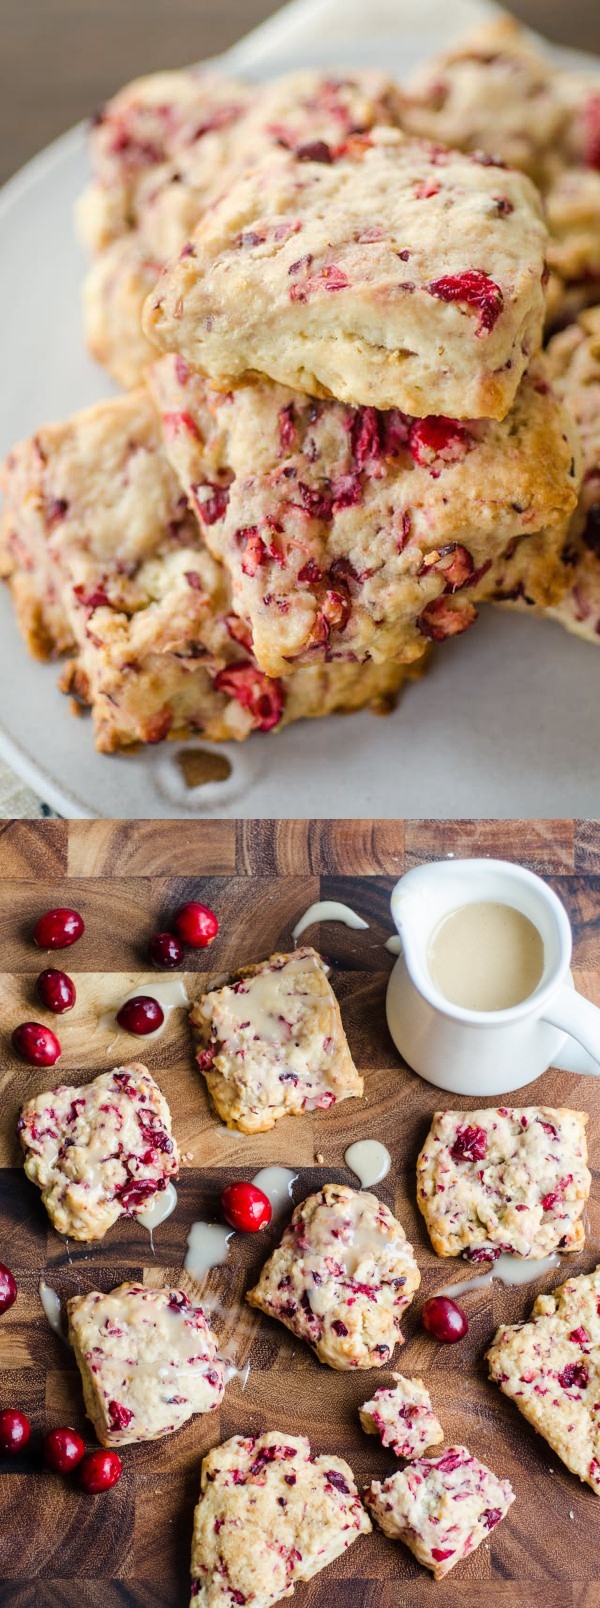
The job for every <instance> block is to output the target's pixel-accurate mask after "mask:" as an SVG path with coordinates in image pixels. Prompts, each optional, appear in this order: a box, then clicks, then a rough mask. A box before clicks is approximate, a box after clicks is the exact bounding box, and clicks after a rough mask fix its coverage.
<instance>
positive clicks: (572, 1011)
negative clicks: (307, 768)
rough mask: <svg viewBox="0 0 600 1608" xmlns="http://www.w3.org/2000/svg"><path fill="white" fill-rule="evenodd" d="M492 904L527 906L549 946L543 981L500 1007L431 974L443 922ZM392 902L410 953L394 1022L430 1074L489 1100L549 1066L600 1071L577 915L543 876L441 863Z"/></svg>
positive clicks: (597, 1027) (423, 871)
mask: <svg viewBox="0 0 600 1608" xmlns="http://www.w3.org/2000/svg"><path fill="white" fill-rule="evenodd" d="M484 902H485V903H488V902H489V904H490V905H494V906H496V907H497V906H499V905H500V906H505V907H506V906H508V907H509V910H511V911H518V912H520V913H521V915H522V916H524V917H526V918H527V920H528V922H531V923H532V924H533V927H535V928H536V929H537V932H538V933H539V935H540V938H541V940H542V945H543V957H542V959H541V962H540V965H541V976H540V977H539V980H538V982H537V985H536V986H535V988H534V989H533V991H532V992H531V993H528V994H527V996H526V997H525V998H524V999H521V1000H520V1001H519V1003H517V1004H513V1005H510V1006H509V1007H507V1008H504V1009H500V1010H498V1009H496V1010H474V1009H468V1008H466V1007H465V1006H464V1005H462V1004H461V1005H457V1004H454V1003H452V1001H451V1000H450V999H449V998H447V997H445V995H444V994H443V993H442V992H441V991H440V988H439V987H438V986H437V984H436V982H435V981H434V978H433V976H432V970H431V943H432V939H433V937H434V935H435V934H436V932H438V931H439V929H440V924H441V923H442V922H443V921H444V919H445V918H447V917H449V916H450V915H451V914H452V913H453V912H458V911H461V910H462V909H463V907H466V906H474V905H477V906H479V907H481V905H482V903H484ZM391 908H392V916H393V919H394V923H395V926H396V928H397V931H398V934H399V937H400V941H401V944H402V951H401V954H400V957H399V959H398V961H397V964H396V965H395V967H394V970H393V972H392V974H391V977H390V980H389V984H388V991H387V1019H388V1025H389V1029H390V1032H391V1035H392V1038H393V1040H394V1043H395V1045H396V1047H397V1049H398V1050H399V1051H400V1054H401V1055H402V1057H403V1059H404V1060H405V1061H407V1063H408V1065H409V1066H410V1067H412V1068H413V1070H414V1071H415V1072H418V1073H419V1074H420V1076H421V1077H422V1078H426V1079H427V1082H429V1083H434V1084H435V1085H436V1086H437V1087H438V1088H439V1089H447V1090H449V1091H450V1092H452V1093H453V1094H464V1095H481V1096H487V1095H497V1094H508V1093H509V1092H510V1091H511V1090H513V1089H520V1088H521V1087H522V1086H523V1084H527V1083H532V1082H533V1081H534V1079H535V1078H537V1077H539V1076H540V1074H541V1073H542V1072H545V1071H546V1068H547V1067H549V1066H555V1067H558V1068H560V1069H562V1070H564V1071H567V1072H580V1073H589V1074H592V1075H594V1076H596V1077H598V1076H600V1010H599V1009H598V1008H597V1007H596V1006H595V1005H592V1004H591V1003H590V1001H589V1000H587V999H584V998H583V996H582V995H581V994H578V993H576V991H575V988H574V984H573V978H572V976H571V972H570V963H571V953H572V934H571V926H570V922H569V918H568V916H567V913H566V910H565V908H564V905H562V904H561V901H560V899H558V898H557V896H556V894H555V893H554V892H553V890H552V889H551V888H550V887H548V886H547V884H546V883H545V882H543V881H542V879H541V877H538V876H535V875H534V873H533V872H532V871H526V870H524V868H523V867H522V866H519V865H513V864H511V862H510V861H504V860H487V859H481V860H441V861H436V862H433V863H432V864H430V865H423V866H418V867H417V868H416V869H415V870H413V871H409V872H407V874H406V876H404V877H401V879H400V881H399V882H397V883H396V886H395V888H394V891H393V893H392V900H391Z"/></svg>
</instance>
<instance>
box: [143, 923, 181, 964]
mask: <svg viewBox="0 0 600 1608" xmlns="http://www.w3.org/2000/svg"><path fill="white" fill-rule="evenodd" d="M148 954H149V956H150V959H151V961H152V962H153V964H154V965H155V966H160V967H161V968H162V970H163V971H172V970H173V968H174V967H175V966H181V964H182V961H183V944H182V943H180V941H179V938H176V937H175V933H174V932H153V934H152V937H151V939H150V943H149V944H148Z"/></svg>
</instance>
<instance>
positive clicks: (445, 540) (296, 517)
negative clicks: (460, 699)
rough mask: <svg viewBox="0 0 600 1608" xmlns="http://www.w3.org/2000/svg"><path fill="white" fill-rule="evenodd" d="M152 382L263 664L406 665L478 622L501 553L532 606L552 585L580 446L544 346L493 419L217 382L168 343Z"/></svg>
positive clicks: (498, 577) (498, 575)
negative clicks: (503, 415) (355, 404)
mask: <svg viewBox="0 0 600 1608" xmlns="http://www.w3.org/2000/svg"><path fill="white" fill-rule="evenodd" d="M149 379H150V385H151V387H152V391H153V395H154V397H155V399H156V402H157V405H158V406H159V408H160V411H161V415H162V420H163V429H164V435H165V444H166V449H167V452H168V453H169V457H170V459H171V462H172V464H173V466H174V468H175V469H176V471H177V473H178V475H179V478H180V481H181V485H182V487H183V488H184V490H185V492H186V494H187V496H188V497H189V499H190V502H191V504H192V506H193V508H194V509H195V511H196V513H197V516H198V519H199V520H200V523H201V525H202V529H203V532H204V535H205V538H206V542H207V544H208V546H209V547H210V549H211V552H212V553H213V554H214V556H215V557H216V558H218V559H219V560H220V561H221V562H223V563H224V565H225V566H226V569H227V571H228V574H229V576H230V578H231V586H232V598H233V606H234V608H235V610H236V612H237V613H238V614H239V615H240V616H241V617H242V618H244V619H245V620H247V621H248V623H249V626H250V628H251V637H252V646H253V651H254V653H255V655H256V659H257V661H258V663H259V665H260V666H261V669H263V670H264V671H265V673H266V674H267V675H271V676H278V675H283V674H285V673H286V670H289V667H290V665H291V664H294V665H298V664H301V663H314V662H315V660H316V659H318V658H321V657H322V658H326V659H327V660H332V659H333V660H338V659H341V660H343V659H350V660H354V661H356V659H357V658H360V659H365V658H368V657H372V658H373V659H375V660H376V661H377V662H379V663H382V664H383V663H386V664H389V663H390V662H391V661H393V660H395V661H397V662H404V663H408V662H411V661H412V662H414V661H415V660H418V659H419V658H420V657H421V655H422V653H423V651H424V648H425V645H426V643H427V642H428V641H430V640H434V641H441V640H443V639H444V638H445V637H448V636H453V635H456V634H457V633H458V632H460V631H464V630H466V629H467V628H468V627H469V626H470V625H471V624H472V623H473V622H474V620H475V619H476V617H477V608H476V605H477V602H479V601H481V600H486V599H488V598H490V597H494V596H495V593H496V591H497V590H498V588H499V587H502V586H505V585H506V584H507V582H506V568H507V564H508V562H509V557H510V568H511V576H512V578H511V582H510V584H511V586H513V587H514V586H516V585H517V584H518V583H519V581H523V580H524V578H526V580H527V587H528V591H529V592H530V593H531V595H532V596H533V597H534V598H536V599H539V602H540V606H542V607H543V606H545V605H546V603H548V602H552V601H554V600H555V599H558V598H559V597H560V596H561V595H562V591H563V590H564V587H565V585H566V578H565V575H564V568H563V565H562V559H561V555H562V548H563V545H564V538H565V533H566V529H567V525H568V521H569V518H570V515H571V514H572V512H573V510H574V508H575V506H576V500H577V490H578V486H579V450H578V443H577V440H576V436H575V430H574V426H573V425H572V424H571V421H570V419H569V415H568V411H567V410H564V409H563V408H562V406H561V405H560V404H559V403H558V402H557V399H556V398H555V397H554V396H553V394H552V391H551V389H550V386H549V384H548V378H547V373H546V370H545V368H544V365H543V363H542V362H541V360H539V359H538V360H537V361H536V363H535V364H534V365H532V367H531V368H530V371H529V373H528V374H527V376H526V378H525V379H524V380H523V382H522V384H521V386H520V388H519V391H518V395H517V399H516V401H515V403H514V406H513V408H512V410H511V412H510V414H509V416H508V418H507V419H505V420H504V421H503V422H500V423H498V422H494V421H485V420H478V421H476V422H472V423H469V424H461V423H460V422H459V421H456V420H450V419H439V418H429V419H409V418H407V417H406V415H404V414H402V413H399V412H398V411H397V410H392V411H388V412H385V413H380V412H378V411H376V410H375V409H374V408H358V409H354V408H350V407H347V406H345V405H344V404H343V403H339V402H319V401H315V400H314V398H310V397H300V396H298V394H297V393H294V392H292V391H290V390H288V389H287V388H286V387H284V386H278V385H273V384H271V383H270V382H268V381H261V382H258V383H256V384H249V385H239V386H238V387H237V388H236V389H235V390H234V391H232V392H228V393H221V392H217V391H215V390H213V389H212V387H211V385H210V383H209V382H208V381H207V380H206V379H205V378H204V377H203V376H202V375H201V374H200V373H199V372H198V371H197V370H192V369H191V368H190V367H189V365H188V364H187V363H186V362H185V360H183V359H181V358H178V357H175V358H173V357H169V358H167V359H165V360H163V361H162V362H160V363H157V364H156V365H155V366H154V367H153V368H152V370H151V371H150V375H149ZM540 532H542V533H543V535H541V536H540V535H539V533H540ZM534 539H535V540H536V541H537V542H538V547H541V548H542V553H543V558H542V557H541V556H540V553H539V551H538V556H537V559H536V563H535V564H534V565H531V566H530V565H529V562H528V544H529V543H530V542H532V541H533V540H534Z"/></svg>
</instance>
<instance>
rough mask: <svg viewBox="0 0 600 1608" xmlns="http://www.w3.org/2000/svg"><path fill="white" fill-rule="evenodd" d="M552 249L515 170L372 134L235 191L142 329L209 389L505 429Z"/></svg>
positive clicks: (284, 157)
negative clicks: (298, 396)
mask: <svg viewBox="0 0 600 1608" xmlns="http://www.w3.org/2000/svg"><path fill="white" fill-rule="evenodd" d="M546 243H547V234H546V228H545V224H544V221H543V216H542V207H541V202H540V199H539V196H538V194H537V192H536V190H535V189H534V187H533V185H531V183H530V181H529V180H528V179H527V178H525V177H524V176H523V175H522V174H520V173H516V172H511V171H508V170H505V169H503V168H502V167H500V168H496V167H495V166H494V164H493V163H492V164H491V165H488V164H487V163H481V161H479V160H477V159H476V158H473V157H470V156H465V155H463V154H461V153H457V152H450V151H447V150H440V148H439V146H432V145H429V144H427V143H425V142H421V141H418V140H412V139H408V138H406V137H405V136H404V135H402V134H401V133H400V132H399V131H397V130H395V129H391V128H378V129H374V130H372V131H371V132H370V133H369V134H365V135H357V136H350V137H349V138H348V139H347V140H345V141H344V142H343V143H342V144H341V145H340V146H338V147H337V148H336V149H332V148H331V147H327V149H326V150H318V149H313V150H311V151H308V152H305V153H304V156H302V155H301V154H297V153H294V152H286V151H280V152H277V153H274V154H273V155H269V156H268V157H267V158H265V160H264V161H263V162H262V163H257V164H256V166H255V167H253V168H252V169H250V171H249V172H248V173H247V174H243V175H242V176H241V177H240V178H239V179H237V180H236V181H235V182H234V183H233V184H231V185H229V186H228V187H227V188H226V190H225V193H224V194H223V195H222V196H221V197H220V198H219V199H218V200H217V201H216V202H215V205H214V206H213V207H211V209H210V211H209V212H207V213H206V214H205V216H204V218H203V219H202V221H201V222H200V223H199V225H198V228H197V229H196V231H195V232H194V234H193V236H192V240H191V243H188V244H187V245H186V246H185V248H184V251H183V252H182V253H181V255H180V256H179V258H178V259H177V260H173V261H172V262H171V264H170V266H169V267H168V268H167V270H166V272H165V273H164V274H163V276H162V278H161V279H160V280H159V283H158V285H157V287H156V290H155V291H154V292H153V293H152V294H151V295H150V296H149V298H148V301H147V303H146V309H145V314H144V328H145V331H146V334H147V335H148V337H149V338H150V339H151V340H155V341H156V342H157V344H158V345H159V346H161V347H162V348H163V350H165V351H171V352H178V353H179V354H180V355H181V356H182V357H184V358H187V360H188V361H189V362H190V363H192V364H196V365H197V366H198V367H200V368H203V369H204V370H205V372H206V373H207V374H208V375H210V376H211V378H212V379H213V380H215V381H216V382H217V383H218V384H221V383H223V384H227V385H229V384H231V382H235V381H236V380H238V379H240V378H243V377H246V376H248V375H249V374H255V373H258V374H262V375H267V376H268V377H269V378H270V379H272V380H276V381H278V382H280V383H281V384H283V385H289V386H291V387H292V388H293V389H295V390H299V391H305V392H309V393H310V394H311V395H313V396H324V397H332V396H333V397H338V398H340V399H341V400H342V401H345V402H349V403H352V404H353V405H355V406H371V407H377V408H401V409H403V411H404V412H406V413H409V414H411V415H419V416H423V415H431V414H437V415H443V416H446V417H450V418H453V419H475V418H484V417H485V418H495V419H502V418H504V417H505V415H506V414H507V413H508V411H509V409H510V407H511V405H512V402H513V401H514V398H515V395H516V391H517V388H518V385H519V381H520V380H521V378H522V376H523V374H524V373H525V370H526V368H527V366H528V363H529V362H530V360H531V358H532V357H533V356H534V355H535V353H536V352H537V351H538V349H539V346H540V343H541V333H542V324H543V317H544V291H543V282H542V280H543V273H544V258H545V251H546Z"/></svg>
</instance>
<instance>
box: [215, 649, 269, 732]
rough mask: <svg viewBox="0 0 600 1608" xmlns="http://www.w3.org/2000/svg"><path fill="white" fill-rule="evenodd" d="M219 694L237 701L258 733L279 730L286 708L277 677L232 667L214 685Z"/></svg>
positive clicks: (245, 666) (241, 666)
mask: <svg viewBox="0 0 600 1608" xmlns="http://www.w3.org/2000/svg"><path fill="white" fill-rule="evenodd" d="M213 685H214V687H215V691H216V692H224V693H225V695H226V697H227V698H235V700H236V702H237V703H239V704H240V706H241V708H242V709H247V710H248V713H249V714H250V715H252V719H253V721H254V726H255V729H256V731H272V730H273V727H274V726H278V725H279V722H280V720H281V717H282V715H283V711H284V707H285V693H284V689H283V682H281V681H279V680H278V679H277V677H273V678H271V677H270V676H266V675H264V673H263V671H262V670H257V668H256V666H255V665H252V664H247V663H246V662H245V661H244V662H243V663H241V664H230V665H227V667H226V668H225V669H224V670H219V672H218V674H217V675H216V676H215V679H214V683H213Z"/></svg>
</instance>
